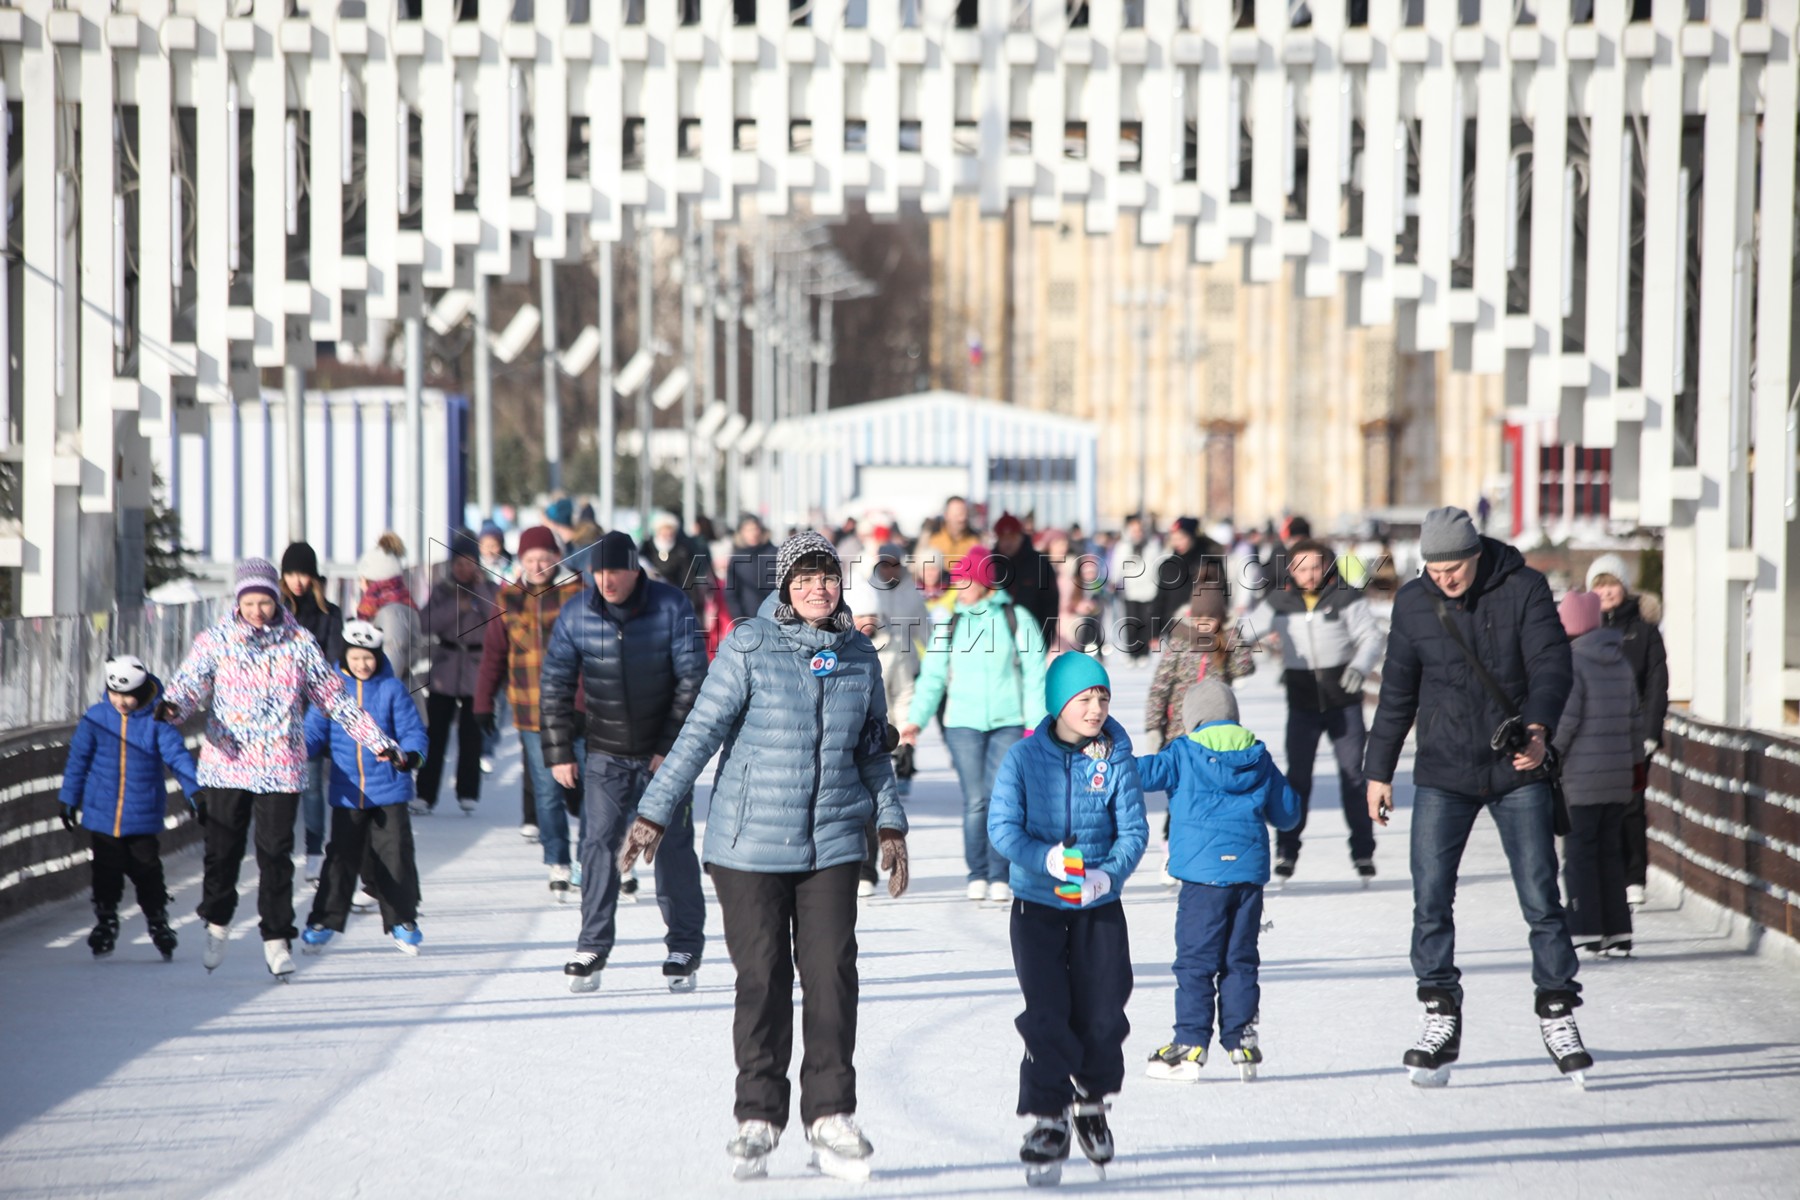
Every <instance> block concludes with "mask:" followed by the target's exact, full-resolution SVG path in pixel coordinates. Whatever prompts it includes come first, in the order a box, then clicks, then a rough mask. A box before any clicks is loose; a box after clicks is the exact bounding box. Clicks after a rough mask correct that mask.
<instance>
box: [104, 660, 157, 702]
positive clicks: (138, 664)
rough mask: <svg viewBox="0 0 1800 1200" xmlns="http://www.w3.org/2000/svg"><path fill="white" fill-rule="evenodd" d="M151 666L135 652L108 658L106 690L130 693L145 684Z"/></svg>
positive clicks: (122, 693) (124, 693)
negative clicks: (147, 665)
mask: <svg viewBox="0 0 1800 1200" xmlns="http://www.w3.org/2000/svg"><path fill="white" fill-rule="evenodd" d="M149 678H150V668H149V667H146V666H145V665H144V660H143V659H141V658H139V657H138V656H137V655H135V654H120V655H117V656H115V657H113V658H109V659H107V660H106V690H107V691H109V692H118V693H119V694H121V695H129V694H130V693H132V692H135V691H137V690H138V689H139V688H141V687H143V686H144V681H145V680H146V679H149Z"/></svg>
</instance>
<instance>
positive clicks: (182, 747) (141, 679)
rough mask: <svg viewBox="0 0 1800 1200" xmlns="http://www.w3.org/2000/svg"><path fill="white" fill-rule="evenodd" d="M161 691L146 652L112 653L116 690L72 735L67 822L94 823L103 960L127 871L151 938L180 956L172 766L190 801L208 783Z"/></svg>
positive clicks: (66, 770) (91, 942)
mask: <svg viewBox="0 0 1800 1200" xmlns="http://www.w3.org/2000/svg"><path fill="white" fill-rule="evenodd" d="M161 694H162V683H161V682H160V681H159V680H158V679H157V678H156V676H154V675H152V674H150V671H149V669H148V668H146V667H145V666H144V663H143V660H141V659H139V658H138V657H137V656H136V655H134V654H122V655H120V656H118V657H117V658H110V659H108V660H107V662H106V698H105V699H103V700H101V701H100V702H99V703H98V704H96V705H94V706H93V707H92V708H90V709H88V710H87V712H86V713H84V714H83V715H82V718H81V721H80V722H79V723H78V724H77V725H76V726H75V735H74V737H72V738H70V739H69V758H68V761H67V762H66V763H65V764H64V765H63V781H62V795H61V797H60V799H61V800H62V805H63V812H62V823H63V828H65V829H86V830H87V831H88V839H89V842H90V843H91V845H92V846H93V851H94V861H93V879H94V932H92V933H90V934H88V949H90V950H92V951H93V952H94V957H95V958H105V957H106V956H107V955H108V954H111V953H112V952H113V947H114V946H115V945H117V944H118V940H119V901H120V899H122V898H123V897H124V895H125V880H126V878H127V877H129V878H130V879H131V882H132V885H133V886H134V887H136V889H137V901H138V908H140V909H141V910H143V913H144V920H145V922H146V923H147V924H148V925H149V926H150V941H151V942H152V944H154V945H155V946H156V948H157V950H159V951H160V952H161V953H162V956H163V960H164V961H165V962H166V961H168V960H169V959H171V958H173V957H174V956H175V931H174V930H173V929H171V928H169V893H168V891H167V889H166V888H165V887H164V886H163V868H162V856H161V853H160V847H159V846H158V845H157V840H156V835H157V834H159V833H161V832H162V829H163V819H164V815H165V812H166V808H167V803H168V798H169V793H168V790H167V786H166V785H165V784H164V782H163V772H164V771H165V770H168V771H172V772H174V774H175V778H176V780H178V781H179V782H180V784H181V790H182V791H184V792H186V793H187V795H188V799H189V803H192V800H193V795H194V793H195V792H197V791H199V790H200V784H199V782H198V781H197V780H196V779H195V778H194V758H193V755H191V754H189V753H188V748H187V744H186V743H184V742H183V741H182V740H181V733H180V731H179V730H177V729H176V728H175V727H174V726H173V725H165V724H162V723H160V722H158V721H157V720H156V719H155V717H154V713H155V712H156V701H157V698H158V697H159V696H161Z"/></svg>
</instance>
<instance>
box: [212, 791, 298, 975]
mask: <svg viewBox="0 0 1800 1200" xmlns="http://www.w3.org/2000/svg"><path fill="white" fill-rule="evenodd" d="M197 799H198V800H199V802H200V805H201V807H202V808H203V809H204V810H205V812H206V853H205V857H204V860H203V861H204V870H205V882H204V883H203V884H202V885H201V890H200V907H199V908H198V909H196V910H195V912H196V913H197V914H198V915H199V917H200V919H201V920H202V921H205V922H206V923H207V924H209V925H229V924H231V918H232V916H233V915H234V914H235V913H236V912H237V902H238V894H237V889H238V874H239V873H240V872H241V871H242V870H243V866H244V849H245V847H246V846H247V845H248V843H249V841H250V822H251V820H252V818H254V819H255V822H256V869H257V873H258V875H259V878H258V880H257V887H256V911H257V915H258V916H260V917H261V918H262V921H261V926H262V938H263V941H265V942H272V941H275V940H276V939H277V938H287V939H292V938H295V937H297V936H299V932H300V931H299V930H297V929H295V928H294V815H295V813H296V812H297V811H298V810H299V807H300V795H299V793H298V792H247V791H244V790H243V789H241V788H206V789H204V790H202V791H201V792H200V794H199V796H198V797H197Z"/></svg>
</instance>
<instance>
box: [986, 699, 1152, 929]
mask: <svg viewBox="0 0 1800 1200" xmlns="http://www.w3.org/2000/svg"><path fill="white" fill-rule="evenodd" d="M1055 725H1056V719H1055V718H1054V717H1045V718H1044V719H1043V720H1042V721H1039V722H1038V726H1037V732H1036V733H1035V734H1034V735H1033V736H1032V737H1028V738H1026V739H1025V740H1024V741H1022V742H1020V743H1018V744H1017V745H1016V746H1014V747H1013V748H1012V749H1011V750H1009V751H1007V753H1006V758H1005V760H1004V761H1002V762H1001V764H1000V774H999V776H998V777H997V778H996V779H995V780H994V795H993V798H992V799H991V800H989V801H988V837H989V839H990V840H992V841H993V843H994V847H995V849H997V850H999V851H1000V853H1002V854H1004V855H1005V856H1006V857H1007V860H1008V861H1009V862H1011V863H1012V871H1011V872H1010V875H1011V883H1012V890H1013V895H1015V896H1018V897H1019V898H1020V899H1022V900H1029V901H1031V902H1032V903H1033V904H1045V905H1053V906H1055V907H1058V908H1070V907H1072V906H1071V905H1070V904H1069V903H1068V902H1067V901H1065V900H1063V899H1061V898H1060V897H1058V896H1057V894H1056V886H1057V883H1058V882H1059V881H1058V880H1057V879H1056V878H1055V877H1054V876H1052V875H1051V874H1050V873H1049V872H1048V871H1046V870H1045V869H1044V860H1045V859H1046V858H1047V857H1049V854H1050V848H1051V847H1052V846H1064V845H1068V844H1069V842H1068V839H1070V838H1073V839H1074V844H1075V845H1076V846H1079V847H1080V848H1081V856H1082V858H1083V859H1084V860H1085V862H1086V865H1087V868H1088V869H1089V870H1093V869H1095V868H1098V869H1100V870H1102V871H1105V872H1106V873H1107V874H1108V875H1109V876H1111V877H1112V882H1113V886H1112V891H1111V892H1110V893H1108V894H1107V895H1105V896H1103V897H1101V898H1100V899H1099V900H1097V901H1095V902H1094V903H1095V905H1096V906H1097V905H1100V904H1110V903H1112V902H1114V901H1116V900H1118V898H1119V893H1120V892H1121V891H1123V890H1124V885H1125V879H1126V877H1127V876H1129V875H1130V874H1131V873H1132V871H1134V870H1136V869H1137V865H1138V860H1139V859H1141V858H1142V857H1144V846H1145V845H1146V844H1147V843H1148V842H1149V840H1150V826H1149V824H1148V823H1147V822H1146V821H1145V819H1144V789H1143V788H1142V787H1141V786H1139V784H1138V774H1137V767H1136V765H1135V760H1133V758H1132V757H1131V737H1130V735H1129V734H1127V733H1126V732H1125V727H1124V726H1123V725H1120V724H1119V723H1118V722H1117V721H1115V720H1113V719H1112V718H1111V717H1108V718H1107V720H1106V726H1105V728H1104V729H1102V730H1101V737H1100V741H1099V742H1096V745H1100V744H1101V743H1105V745H1104V747H1103V753H1102V756H1101V757H1099V758H1095V757H1093V756H1090V755H1089V754H1088V753H1087V752H1086V751H1080V750H1070V749H1068V748H1067V747H1066V746H1062V745H1059V744H1058V743H1057V741H1056V739H1055V737H1053V736H1052V735H1051V732H1050V731H1051V730H1052V729H1053V728H1054V727H1055Z"/></svg>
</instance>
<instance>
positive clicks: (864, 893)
mask: <svg viewBox="0 0 1800 1200" xmlns="http://www.w3.org/2000/svg"><path fill="white" fill-rule="evenodd" d="M856 894H857V896H859V897H861V898H863V899H867V898H868V897H870V896H873V895H874V894H875V885H874V883H872V882H870V881H869V880H867V879H859V880H857V881H856Z"/></svg>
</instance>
